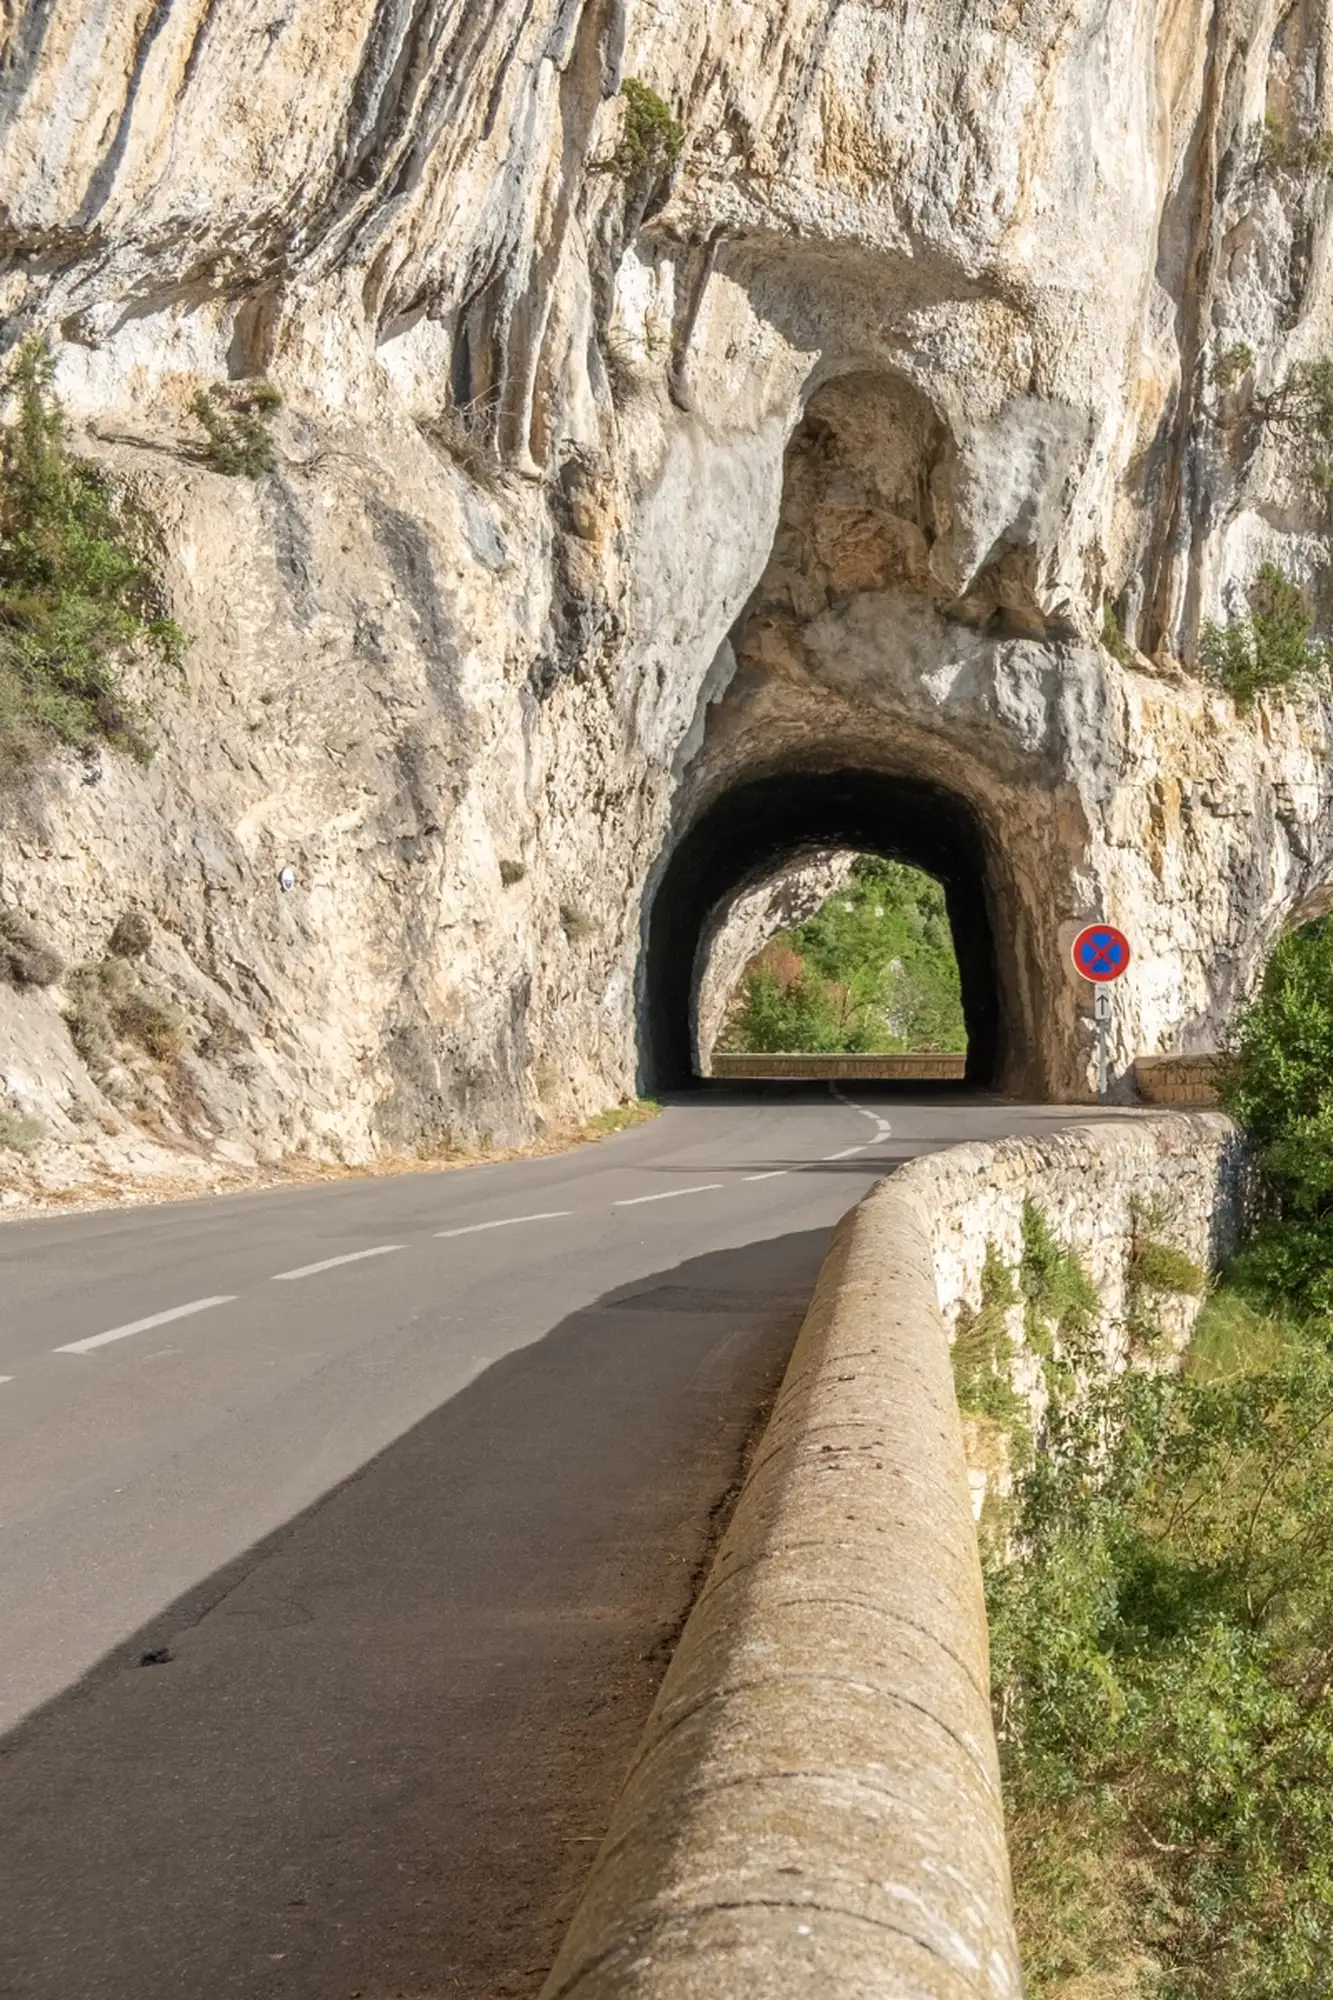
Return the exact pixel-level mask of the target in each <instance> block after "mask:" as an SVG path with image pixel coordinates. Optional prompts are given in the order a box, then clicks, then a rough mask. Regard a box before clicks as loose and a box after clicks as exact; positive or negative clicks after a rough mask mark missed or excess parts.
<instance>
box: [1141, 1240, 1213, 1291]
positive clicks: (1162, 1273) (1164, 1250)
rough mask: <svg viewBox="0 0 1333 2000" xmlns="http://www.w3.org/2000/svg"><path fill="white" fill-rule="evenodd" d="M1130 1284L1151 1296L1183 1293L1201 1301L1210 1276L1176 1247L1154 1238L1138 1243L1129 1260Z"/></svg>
mask: <svg viewBox="0 0 1333 2000" xmlns="http://www.w3.org/2000/svg"><path fill="white" fill-rule="evenodd" d="M1129 1275H1130V1282H1131V1284H1134V1285H1140V1286H1142V1287H1143V1288H1144V1289H1145V1290H1146V1291H1150V1292H1176V1293H1183V1294H1185V1295H1186V1296H1188V1297H1190V1298H1201V1297H1202V1296H1203V1294H1204V1292H1205V1291H1206V1290H1207V1288H1208V1278H1207V1274H1206V1273H1205V1272H1203V1271H1202V1270H1200V1268H1199V1266H1198V1265H1197V1264H1196V1263H1195V1261H1194V1259H1193V1258H1192V1257H1187V1256H1186V1255H1185V1252H1184V1251H1183V1250H1177V1249H1176V1247H1175V1245H1174V1244H1173V1243H1159V1242H1157V1241H1156V1240H1155V1239H1154V1238H1153V1237H1145V1238H1144V1239H1142V1240H1141V1241H1139V1242H1136V1243H1135V1245H1134V1248H1133V1252H1132V1254H1131V1256H1130V1264H1129Z"/></svg>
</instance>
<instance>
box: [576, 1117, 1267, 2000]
mask: <svg viewBox="0 0 1333 2000" xmlns="http://www.w3.org/2000/svg"><path fill="white" fill-rule="evenodd" d="M1028 1195H1030V1196H1031V1197H1032V1198H1033V1199H1035V1200H1036V1201H1037V1202H1038V1204H1039V1205H1040V1206H1041V1207H1042V1208H1043V1211H1044V1212H1045V1213H1046V1215H1047V1216H1048V1219H1049V1220H1050V1221H1051V1223H1052V1224H1053V1225H1054V1227H1055V1228H1056V1230H1057V1232H1058V1233H1059V1234H1061V1235H1062V1236H1063V1237H1064V1238H1065V1240H1066V1241H1069V1242H1072V1243H1073V1244H1075V1245H1076V1247H1078V1249H1079V1251H1080V1254H1081V1255H1083V1257H1084V1259H1085V1261H1086V1263H1087V1264H1088V1266H1089V1269H1090V1271H1091V1273H1092V1275H1093V1276H1094V1278H1095V1279H1096V1280H1097V1281H1098V1283H1099V1285H1100V1286H1101V1287H1103V1296H1104V1298H1105V1300H1106V1305H1107V1327H1108V1338H1113V1337H1114V1331H1113V1330H1114V1325H1115V1313H1116V1310H1117V1305H1118V1303H1119V1302H1122V1301H1123V1297H1124V1283H1125V1264H1126V1260H1127V1257H1128V1252H1129V1246H1130V1241H1131V1236H1132V1231H1133V1227H1134V1201H1135V1200H1137V1201H1138V1202H1140V1203H1141V1202H1142V1201H1143V1200H1144V1199H1150V1200H1155V1201H1157V1202H1158V1203H1159V1206H1160V1210H1161V1212H1162V1213H1163V1214H1165V1213H1166V1212H1167V1210H1168V1209H1169V1211H1170V1214H1171V1217H1172V1222H1171V1227H1172V1230H1173V1240H1175V1241H1177V1242H1178V1244H1179V1246H1180V1247H1182V1248H1184V1249H1186V1250H1187V1251H1189V1252H1190V1254H1191V1255H1193V1256H1195V1257H1196V1258H1198V1259H1199V1260H1200V1261H1207V1260H1209V1259H1210V1258H1211V1257H1214V1256H1216V1255H1217V1254H1218V1253H1219V1252H1220V1251H1222V1250H1224V1249H1225V1248H1226V1247H1227V1246H1228V1244H1229V1241H1230V1239H1231V1236H1232V1234H1233V1232H1234V1229H1235V1226H1236V1222H1237V1219H1238V1215H1239V1211H1240V1206H1241V1203H1242V1201H1243V1169H1242V1162H1241V1159H1240V1154H1239V1149H1238V1145H1237V1141H1236V1138H1235V1134H1234V1130H1233V1128H1232V1127H1231V1126H1230V1125H1229V1124H1228V1122H1227V1121H1226V1120H1225V1119H1223V1118H1221V1117H1218V1116H1212V1115H1207V1114H1199V1115H1189V1114H1176V1115H1167V1116H1162V1117H1137V1118H1127V1119H1125V1120H1123V1121H1121V1120H1117V1121H1113V1122H1112V1121H1108V1122H1105V1123H1099V1124H1097V1125H1092V1126H1084V1127H1075V1128H1073V1129H1071V1130H1069V1131H1066V1132H1065V1133H1062V1134H1058V1135H1055V1136H1053V1137H1049V1138H1041V1139H1022V1140H1010V1141H1005V1142H1003V1143H1001V1144H999V1145H977V1146H963V1147H956V1148H952V1149H950V1150H949V1151H948V1152H945V1153H941V1154H938V1155H935V1156H934V1157H933V1158H930V1159H924V1160H918V1161H914V1162H912V1163H911V1164H910V1165H909V1166H907V1167H905V1168H904V1169H903V1170H902V1171H901V1172H900V1173H898V1174H897V1175H896V1176H894V1177H893V1178H892V1179H890V1180H887V1181H883V1182H881V1183H880V1184H879V1186H878V1187H877V1188H876V1189H874V1190H873V1191H872V1193H871V1194H870V1195H868V1196H867V1197H866V1199H865V1200H864V1201H863V1202H862V1203H861V1205H860V1206H859V1208H857V1209H856V1210H854V1211H853V1212H852V1214H851V1215H849V1216H848V1217H847V1218H845V1220H844V1221H843V1223H842V1224H841V1225H840V1227H839V1229H838V1231H837V1233H836V1235H835V1238H834V1242H833V1245H832V1247H831V1249H830V1251H829V1255H828V1258H827V1260H826V1262H825V1264H824V1268H823V1271H822V1273H821V1276H820V1280H819V1284H818V1287H817V1289H816V1293H815V1297H814V1300H813V1302H812V1304H811V1307H810V1310H809V1313H808V1314H807V1317H806V1320H805V1324H804V1326H803V1328H802V1330H801V1334H800V1337H799V1339H798V1341H797V1344H796V1348H795V1351H794V1353H793V1355H792V1360H791V1365H790V1367H789V1369H788V1372H787V1376H786V1379H785V1381H784V1384H783V1387H782V1391H781V1394H780V1396H779V1398H778V1402H777V1405H776V1408H775V1410H774V1413H773V1417H772V1420H771V1422H770V1424H769V1427H768V1430H767V1432H766V1434H765V1437H764V1440H763V1443H762V1445H761V1447H760V1449H759V1451H758V1453H757V1455H756V1457H755V1461H754V1464H753V1466H752V1468H751V1471H750V1475H749V1478H748V1480H747V1482H746V1485H745V1488H744V1491H743V1493H742V1495H741V1498H740V1501H739V1503H738V1505H737V1508H736V1512H735V1515H734V1517H733V1519H732V1522H731V1525H730V1527H729V1529H728V1531H727V1533H726V1536H725V1537H724V1539H723V1542H722V1545H721V1547H720V1549H719V1552H718V1555H717V1559H716V1562H715V1563H714V1566H713V1569H712V1572H711V1574H710V1576H709V1578H708V1580H707V1583H706V1584H705V1586H704V1589H703V1591H702V1593H701V1595H700V1597H699V1600H698V1603H697V1604H696V1606H695V1608H694V1611H693V1612H692V1614H691V1616H690V1619H689V1621H688V1623H687V1625H686V1627H685V1630H684V1633H683V1635H682V1637H681V1640H680V1644H679V1646H678V1647H677V1650H676V1654H675V1657H674V1659H673V1661H672V1663H671V1666H670V1668H669V1670H668V1672H667V1675H666V1678H665V1680H664V1681H663V1684H662V1688H661V1692H660V1694H659V1696H658V1699H657V1702H656V1704H655V1706H654V1708H653V1711H652V1714H651V1716H650V1718H649V1721H648V1724H647V1727H646V1729H645V1732H644V1736H643V1739H642V1741H641V1743H640V1745H639V1748H638V1751H637V1752H636V1755H635V1758H634V1761H633V1764H632V1767H631V1769H630V1773H629V1776H628V1778H627V1779H626V1783H625V1787H624V1790H623V1792H622V1794H621V1797H620V1800H619V1802H618V1804H617V1807H616V1810H615V1814H614V1816H613V1819H612V1823H611V1827H610V1829H609V1831H608V1834H607V1837H606V1840H605V1842H604V1843H603V1846H602V1848H601V1851H600V1853H599V1854H598V1857H597V1860H596V1861H595V1863H594V1865H593V1869H592V1872H591V1875H590V1878H589V1881H588V1884H587V1887H586V1889H585V1892H584V1895H583V1899H582V1901H581V1903H580V1906H579V1908H578V1910H577V1912H576V1914H575V1917H574V1921H573V1923H572V1925H571V1927H570V1930H569V1933H568V1936H567V1937H566V1939H565V1942H564V1946H563V1948H562V1950H561V1953H560V1956H559V1958H558V1960H557V1962H556V1964H555V1966H554V1968H553V1970H552V1972H551V1975H550V1977H549V1979H548V1980H547V1983H546V1985H545V1987H544V1988H543V2000H612V1996H616V2000H811V1996H814V1995H818V1996H819V2000H983V1996H984V2000H1017V1996H1019V1995H1020V1994H1021V1992H1022V1980H1021V1975H1020V1971H1019V1965H1018V1954H1017V1948H1016V1944H1015V1940H1014V1931H1013V1921H1012V1911H1011V1905H1010V1887H1009V1868H1008V1857H1007V1852H1006V1848H1005V1839H1004V1823H1003V1812H1002V1807H1001V1799H1000V1785H999V1771H998V1763H997V1758H996V1750H995V1742H994V1736H993V1732H992V1727H991V1716H990V1704H989V1673H988V1661H987V1640H986V1622H985V1607H984V1599H983V1594H982V1583H981V1571H980V1564H979V1561H978V1556H977V1548H976V1539H975V1534H974V1530H973V1524H972V1501H971V1495H970V1491H969V1482H968V1470H967V1466H966V1462H965V1458H964V1447H963V1432H962V1424H961V1421H960V1418H959V1413H958V1409H957V1404H956V1401H955V1397H954V1391H953V1379H952V1372H951V1367H950V1359H949V1337H948V1320H949V1318H951V1317H956V1314H957V1311H958V1308H959V1306H960V1305H961V1304H962V1303H964V1302H968V1303H975V1302H976V1298H977V1294H978V1287H979V1279H980V1270H981V1263H982V1260H983V1259H984V1256H985V1248H986V1243H987V1240H988V1238H989V1239H991V1240H994V1241H996V1242H997V1243H998V1244H999V1245H1000V1246H1001V1247H1004V1248H1007V1249H1010V1250H1016V1248H1017V1234H1016V1232H1017V1231H1018V1229H1019V1227H1020V1220H1021V1212H1022V1204H1023V1200H1024V1198H1025V1196H1028Z"/></svg>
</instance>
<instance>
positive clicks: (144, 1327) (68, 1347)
mask: <svg viewBox="0 0 1333 2000" xmlns="http://www.w3.org/2000/svg"><path fill="white" fill-rule="evenodd" d="M235 1298H236V1294H235V1292H224V1293H222V1294H220V1295H219V1296H218V1297H217V1298H215V1299H191V1301H190V1303H189V1305H188V1306H172V1308H171V1310H170V1311H169V1312H163V1313H150V1314H149V1315H148V1318H147V1319H132V1320H131V1321H130V1322H129V1324H128V1325H127V1326H113V1327H112V1328H111V1330H110V1332H108V1333H94V1334H92V1335H90V1337H89V1338H88V1339H87V1340H69V1341H66V1343H65V1345H64V1346H63V1347H55V1348H52V1350H51V1351H52V1353H53V1354H90V1353H91V1352H92V1350H93V1348H94V1347H106V1346H107V1345H108V1343H109V1342H111V1341H113V1340H128V1339H129V1336H130V1335H131V1334H132V1333H147V1331H148V1329H149V1327H150V1326H165V1325H166V1323H167V1321H168V1320H171V1319H188V1318H189V1316H190V1314H191V1313H201V1312H207V1311H208V1309H209V1307H210V1306H229V1305H232V1304H233V1303H234V1301H235Z"/></svg>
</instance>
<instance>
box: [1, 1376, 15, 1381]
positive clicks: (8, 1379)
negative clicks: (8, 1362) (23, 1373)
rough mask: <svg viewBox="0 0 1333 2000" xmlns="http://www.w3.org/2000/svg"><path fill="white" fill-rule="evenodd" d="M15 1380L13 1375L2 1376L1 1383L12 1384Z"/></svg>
mask: <svg viewBox="0 0 1333 2000" xmlns="http://www.w3.org/2000/svg"><path fill="white" fill-rule="evenodd" d="M13 1379H14V1377H13V1376H12V1375H0V1382H12V1381H13Z"/></svg>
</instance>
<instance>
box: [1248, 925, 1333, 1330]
mask: <svg viewBox="0 0 1333 2000" xmlns="http://www.w3.org/2000/svg"><path fill="white" fill-rule="evenodd" d="M1222 1100H1223V1103H1224V1104H1225V1105H1226V1108H1227V1109H1228V1110H1229V1111H1230V1112H1231V1113H1232V1115H1233V1116H1234V1117H1235V1118H1236V1119H1237V1121H1238V1122H1239V1123H1240V1124H1241V1125H1242V1126H1243V1127H1244V1129H1245V1131H1246V1133H1247V1134H1248V1136H1249V1138H1250V1140H1251V1142H1252V1143H1253V1145H1254V1147H1255V1150H1256V1153H1257V1156H1258V1161H1259V1166H1260V1170H1261V1173H1262V1176H1263V1187H1264V1196H1265V1202H1264V1212H1263V1215H1262V1217H1261V1219H1260V1223H1259V1226H1258V1228H1257V1230H1256V1231H1255V1233H1254V1235H1253V1237H1252V1239H1251V1241H1250V1242H1249V1244H1248V1245H1247V1246H1246V1248H1245V1249H1244V1251H1243V1252H1242V1253H1241V1254H1240V1255H1239V1256H1238V1257H1236V1258H1235V1259H1234V1260H1233V1262H1232V1264H1231V1265H1230V1266H1229V1267H1228V1268H1229V1275H1230V1276H1231V1277H1232V1279H1233V1280H1234V1282H1235V1283H1236V1284H1238V1285H1241V1286H1243V1287H1244V1288H1246V1289H1248V1290H1249V1291H1251V1292H1253V1293H1254V1294H1255V1295H1257V1296H1260V1297H1264V1298H1267V1299H1270V1300H1273V1301H1276V1302H1278V1303H1280V1304H1282V1305H1283V1306H1284V1307H1286V1308H1288V1309H1290V1310H1296V1311H1301V1312H1307V1313H1330V1312H1333V919H1330V918H1328V917H1324V918H1321V919H1320V921H1319V922H1318V923H1315V924H1308V925H1306V926H1305V927H1304V928H1303V929H1301V930H1296V931H1289V932H1288V933H1287V934H1286V936H1285V937H1283V938H1281V939H1279V941H1278V944H1277V946H1276V948H1275V949H1274V951H1273V954H1272V956H1271V957H1270V959H1269V961H1268V965H1267V967H1266V968H1265V971H1264V977H1263V981H1262V983H1261V985H1260V987H1259V990H1258V992H1257V994H1256V995H1255V997H1254V999H1253V1000H1252V1001H1251V1003H1250V1005H1249V1006H1248V1007H1247V1008H1246V1009H1245V1010H1244V1011H1243V1013H1242V1015H1241V1017H1240V1020H1239V1022H1238V1024H1237V1032H1236V1047H1235V1050H1234V1053H1233V1055H1232V1058H1231V1060H1230V1062H1229V1064H1228V1068H1227V1072H1226V1074H1225V1075H1224V1077H1223V1080H1222Z"/></svg>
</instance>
